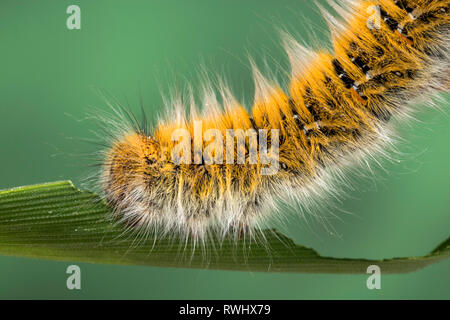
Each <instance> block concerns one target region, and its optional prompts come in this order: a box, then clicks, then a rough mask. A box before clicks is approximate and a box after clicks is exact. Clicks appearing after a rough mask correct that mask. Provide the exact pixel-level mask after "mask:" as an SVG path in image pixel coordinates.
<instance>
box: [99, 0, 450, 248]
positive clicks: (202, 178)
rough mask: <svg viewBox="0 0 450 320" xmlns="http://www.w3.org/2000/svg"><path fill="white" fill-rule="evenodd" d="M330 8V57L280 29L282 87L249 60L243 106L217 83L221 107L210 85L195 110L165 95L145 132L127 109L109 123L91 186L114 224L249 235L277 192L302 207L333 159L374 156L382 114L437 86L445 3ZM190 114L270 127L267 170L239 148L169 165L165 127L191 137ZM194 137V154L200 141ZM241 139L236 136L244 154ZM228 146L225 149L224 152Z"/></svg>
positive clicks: (424, 0)
mask: <svg viewBox="0 0 450 320" xmlns="http://www.w3.org/2000/svg"><path fill="white" fill-rule="evenodd" d="M330 4H331V5H332V6H333V7H334V8H335V9H336V11H337V12H338V13H339V14H340V15H341V16H342V17H343V19H344V21H338V20H337V19H335V18H334V17H333V16H331V15H330V14H328V13H327V12H325V11H324V15H325V17H326V19H327V21H328V22H329V25H330V28H331V31H332V34H333V46H334V53H329V52H327V51H319V52H312V51H310V50H309V49H306V48H304V47H303V46H301V45H300V44H298V43H297V42H295V41H294V40H293V39H291V38H290V37H288V36H286V37H285V38H284V39H283V40H284V41H283V42H284V46H285V49H286V52H287V54H288V56H289V59H290V62H291V66H292V77H291V79H290V86H289V89H288V90H286V91H284V90H282V89H281V88H280V87H278V86H274V85H272V84H271V83H269V82H268V81H267V80H265V78H264V77H263V76H262V75H261V73H260V72H259V71H257V70H256V68H254V78H255V88H256V90H255V91H256V92H255V102H254V105H253V107H252V108H251V111H250V112H249V111H247V110H246V109H245V108H244V107H243V106H242V105H240V104H239V103H238V102H237V101H236V99H235V98H234V97H233V96H232V95H231V93H230V91H229V90H228V89H227V88H226V86H224V85H222V86H220V87H219V88H218V91H219V93H220V99H219V100H221V102H220V103H219V102H218V101H217V100H218V99H216V94H215V93H214V90H212V89H211V90H209V89H207V90H205V95H204V96H205V97H204V100H203V103H202V104H203V107H204V108H203V109H204V111H203V112H202V113H200V112H199V111H197V108H196V106H195V101H194V99H193V98H192V97H191V98H188V99H187V101H185V100H179V101H175V103H174V105H175V107H176V108H175V110H174V111H173V114H174V115H175V116H172V118H171V117H167V119H161V121H160V123H159V124H158V125H157V126H156V127H155V128H154V129H153V130H151V131H150V130H149V129H148V128H147V126H146V124H145V119H144V124H143V125H139V124H138V123H137V122H136V121H135V120H134V119H133V117H132V116H131V118H132V121H131V122H132V123H131V124H130V125H126V124H125V123H121V124H120V125H118V126H115V127H114V129H115V130H116V131H115V132H114V138H113V141H112V142H111V146H110V148H108V149H107V150H106V151H105V158H104V162H103V167H102V179H101V184H102V187H103V190H104V192H105V196H106V199H107V201H108V202H109V203H110V204H111V205H112V206H113V207H114V208H115V210H116V212H117V215H118V216H119V217H120V218H121V219H122V220H124V221H126V222H127V223H128V224H130V225H132V226H137V227H142V228H144V229H145V230H147V231H148V230H157V229H163V230H164V231H165V232H166V233H171V232H181V233H182V234H185V235H186V236H187V237H188V236H192V237H193V238H194V239H204V238H205V236H206V235H207V234H208V230H211V229H215V230H218V231H219V232H221V233H222V234H226V233H230V232H232V233H234V235H235V236H239V235H240V234H242V233H244V234H246V233H251V232H253V231H252V230H253V229H254V227H258V225H259V224H260V223H261V221H264V219H265V218H267V217H269V216H270V213H271V212H273V211H274V210H276V209H277V205H276V200H277V199H282V200H285V201H289V200H291V199H297V200H298V201H300V202H301V203H303V204H305V203H306V204H307V203H309V202H310V201H311V200H310V199H311V198H314V197H315V196H316V194H322V193H325V192H327V191H329V190H328V189H329V188H331V187H330V180H331V178H333V177H335V176H336V175H339V174H340V170H341V169H342V168H343V167H346V166H348V165H350V164H352V163H355V162H357V161H358V160H359V159H364V158H365V157H367V156H372V155H373V154H374V153H377V152H378V153H380V152H382V151H383V148H384V146H385V145H386V144H389V143H390V142H391V141H390V133H389V126H388V123H389V121H390V119H391V117H392V116H402V115H407V114H409V112H411V111H412V110H411V108H410V107H408V104H409V103H410V102H411V101H413V100H415V99H416V98H422V97H425V98H429V97H430V95H431V94H433V93H435V92H436V90H442V89H446V85H447V83H448V82H447V81H448V70H449V67H450V64H449V63H450V61H449V57H448V54H449V50H448V46H447V43H448V40H449V26H450V24H449V23H450V19H449V18H450V16H449V14H448V12H449V11H448V10H449V5H450V0H379V1H369V0H367V1H365V0H360V1H353V0H342V1H341V3H340V4H337V3H335V2H330ZM371 8H372V10H370V9H371ZM374 14H375V15H376V16H375V17H374V16H373V15H374ZM186 107H190V115H189V117H187V116H185V111H184V110H185V109H186ZM111 121H112V120H111ZM199 121H201V128H200V131H201V133H202V135H201V136H202V137H204V134H205V132H207V131H208V130H210V129H214V130H218V131H219V132H221V133H222V136H224V137H225V136H226V133H227V130H229V129H234V130H243V131H247V130H252V129H253V130H255V131H256V132H260V130H262V132H264V131H265V132H271V130H273V129H276V130H278V131H277V132H278V133H279V134H278V141H277V142H278V145H279V148H278V154H277V159H278V162H279V165H278V171H277V172H276V173H275V174H272V175H263V174H261V169H262V168H264V167H265V164H264V163H263V162H262V161H261V157H260V156H258V158H257V161H256V163H251V162H250V157H249V156H247V157H246V159H245V163H243V164H240V163H231V164H230V163H226V162H225V163H222V164H218V163H212V164H211V163H208V162H207V161H205V160H206V159H202V157H201V156H200V161H196V160H198V159H199V158H198V154H196V153H195V148H194V147H193V148H189V149H186V150H189V154H188V156H189V157H188V158H189V159H190V160H191V163H189V164H188V163H175V162H174V161H173V157H172V151H173V150H174V148H176V146H177V141H174V139H173V133H174V132H175V131H176V130H179V129H184V130H186V131H187V132H188V133H190V136H191V137H195V136H196V133H195V131H196V123H198V122H199ZM197 129H198V128H197ZM270 138H273V136H271V137H270ZM192 140H195V138H194V139H192ZM205 140H206V139H205ZM269 140H270V139H269ZM191 143H192V144H195V142H194V141H191ZM200 143H201V150H200V151H201V152H203V151H204V150H205V149H206V148H207V146H208V143H207V142H206V141H200ZM250 145H251V143H250V137H247V138H246V140H245V148H246V150H245V151H247V153H246V154H249V150H250ZM193 150H194V151H193ZM218 151H219V150H217V149H215V150H214V152H215V153H217V152H218ZM238 153H239V150H238V148H236V149H234V148H233V152H232V155H231V156H232V157H233V159H236V158H238ZM222 154H225V155H226V156H229V155H228V154H227V152H226V151H224V150H222ZM185 155H186V154H184V156H185ZM272 156H273V155H272ZM225 158H226V157H225Z"/></svg>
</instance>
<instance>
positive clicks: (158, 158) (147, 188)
mask: <svg viewBox="0 0 450 320" xmlns="http://www.w3.org/2000/svg"><path fill="white" fill-rule="evenodd" d="M164 159H165V157H164V155H163V152H162V151H161V147H160V144H159V143H158V141H156V140H155V139H153V138H151V137H148V136H145V135H143V134H140V133H130V134H127V135H125V136H124V137H123V138H122V139H121V140H119V141H117V142H115V143H114V144H113V145H112V147H111V149H110V150H109V151H108V153H107V157H106V161H105V163H104V170H103V189H104V192H105V195H106V199H107V201H108V202H109V204H110V205H111V206H113V207H114V208H115V209H116V210H117V212H120V213H121V214H123V215H124V218H126V219H127V220H133V221H131V222H132V223H133V224H134V223H139V221H140V220H142V219H141V218H145V217H144V216H145V215H147V214H148V215H152V212H151V211H154V212H155V211H157V209H158V203H159V202H160V201H161V200H160V199H161V196H162V195H163V194H164V192H163V191H164V189H167V185H166V184H165V185H163V182H164V181H165V177H167V175H168V174H169V173H170V172H172V170H173V168H172V165H171V164H170V163H169V162H167V161H165V160H164ZM157 195H159V198H160V199H158V198H157ZM144 208H147V209H146V210H144ZM152 209H154V210H152ZM136 210H139V211H140V214H139V215H136ZM154 212H153V213H154ZM143 214H144V216H143Z"/></svg>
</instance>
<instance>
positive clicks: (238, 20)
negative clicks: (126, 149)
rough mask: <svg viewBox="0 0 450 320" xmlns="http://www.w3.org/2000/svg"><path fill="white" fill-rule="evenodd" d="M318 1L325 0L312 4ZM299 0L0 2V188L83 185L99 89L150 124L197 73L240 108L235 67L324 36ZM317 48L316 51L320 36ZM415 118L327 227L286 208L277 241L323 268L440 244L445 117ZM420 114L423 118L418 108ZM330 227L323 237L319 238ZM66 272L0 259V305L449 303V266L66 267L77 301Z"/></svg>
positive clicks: (245, 71)
mask: <svg viewBox="0 0 450 320" xmlns="http://www.w3.org/2000/svg"><path fill="white" fill-rule="evenodd" d="M321 2H322V3H323V2H324V1H321ZM71 4H77V5H79V6H80V8H81V19H82V22H81V30H68V29H67V28H66V19H67V17H68V14H66V8H67V7H68V6H69V5H71ZM324 26H325V23H324V22H323V21H322V20H321V19H320V18H319V15H318V13H317V10H316V9H315V8H314V6H313V4H312V1H307V0H226V1H225V0H222V1H217V0H204V1H201V0H176V1H175V0H159V1H157V0H128V1H125V0H115V1H106V0H96V1H87V0H85V1H75V0H73V1H65V0H60V1H52V0H39V1H31V0H28V1H25V0H23V1H15V0H2V1H1V3H0V39H1V47H0V146H1V149H0V150H1V151H0V152H1V157H0V189H3V188H10V187H14V186H19V185H27V184H34V183H40V182H46V181H54V180H61V179H72V180H73V181H74V182H75V183H79V182H81V181H82V180H83V178H84V177H85V176H86V174H87V172H88V170H89V163H90V162H89V160H87V159H86V157H85V156H84V154H86V153H90V152H93V151H95V146H93V145H90V144H86V143H84V142H82V139H83V138H93V137H94V133H93V131H95V130H96V127H95V125H94V123H92V121H89V120H88V119H86V118H87V116H86V115H87V113H89V111H90V110H92V107H96V108H99V109H103V110H107V106H106V105H105V103H104V102H103V101H102V99H100V98H99V96H98V94H97V93H96V92H95V90H93V88H96V89H103V90H105V91H106V92H108V93H110V94H112V95H114V96H116V97H117V98H118V99H119V100H120V101H122V102H123V103H126V102H127V101H128V102H129V104H130V108H131V109H132V110H138V108H139V107H138V101H139V91H141V92H142V96H143V100H144V103H145V105H146V109H147V110H148V113H149V114H151V115H152V117H153V118H155V117H156V114H157V113H158V112H159V111H160V110H161V109H162V99H161V93H163V94H167V93H168V88H174V87H177V88H178V87H180V88H183V86H185V84H186V83H190V84H192V85H193V86H194V87H198V84H199V83H200V81H199V80H198V79H199V78H198V76H197V74H198V72H199V70H200V69H201V67H202V66H204V69H205V70H207V72H213V73H220V74H223V75H224V76H225V78H226V79H228V80H229V82H230V83H231V84H232V88H233V90H234V92H235V93H236V95H237V96H238V97H239V98H240V99H242V100H243V101H246V102H249V101H251V97H252V90H253V88H252V80H251V77H250V72H249V65H248V62H247V60H246V56H247V55H248V54H250V55H251V56H253V57H255V59H256V61H257V62H259V63H261V61H263V59H265V60H266V61H267V64H268V66H270V67H271V68H272V70H275V69H276V68H280V67H281V68H283V67H285V66H286V57H285V56H284V55H283V52H282V50H281V48H280V46H279V36H278V33H277V28H279V27H281V28H285V29H287V30H289V31H290V32H291V33H293V34H294V35H295V36H296V37H297V38H302V39H306V40H307V41H309V42H311V41H310V40H308V34H310V33H311V31H314V30H323V28H324ZM317 37H318V38H319V39H320V40H321V41H322V40H323V41H325V43H326V34H325V35H324V34H321V33H319V34H318V35H317ZM448 101H450V100H449V97H448V95H447V96H446V101H445V100H443V101H441V102H440V103H439V106H440V107H441V108H442V109H443V111H439V110H428V111H424V112H421V113H419V115H418V118H419V119H420V121H413V122H410V123H408V124H407V125H405V124H403V125H402V126H399V127H398V128H399V132H400V134H401V136H402V137H404V138H405V141H400V142H399V145H398V146H399V153H398V154H395V155H394V156H395V158H396V159H398V161H392V162H388V161H383V162H382V165H383V168H384V169H380V168H375V169H374V173H373V174H371V173H370V172H369V171H367V170H365V171H363V172H364V173H365V175H366V176H367V177H365V178H364V177H363V176H362V175H361V174H359V173H361V171H362V170H359V169H357V170H355V171H354V173H356V177H355V178H354V179H353V181H354V190H352V191H351V192H349V197H348V198H346V199H345V200H344V201H343V202H342V203H335V206H336V208H335V209H333V212H332V213H334V214H335V215H336V218H331V217H330V213H324V212H315V214H321V215H327V216H329V217H330V218H329V219H328V220H327V221H328V223H327V225H326V226H324V225H322V224H321V223H320V222H319V221H316V220H314V219H311V218H309V217H307V219H302V218H299V214H296V212H295V210H290V212H289V213H290V214H289V218H288V220H287V221H286V225H288V226H289V227H287V228H285V229H284V232H285V233H287V234H288V235H289V236H291V237H292V238H294V239H295V241H296V242H298V243H300V244H303V245H306V246H310V247H313V248H315V249H316V250H318V252H319V253H320V254H322V255H328V256H335V257H361V258H373V259H377V258H391V257H397V256H420V255H424V254H427V253H428V252H429V251H431V250H432V249H433V248H434V247H435V246H437V245H438V244H439V243H440V242H441V241H443V240H445V239H446V238H447V237H448V236H449V226H450V214H449V213H450V167H449V159H450V143H449V141H450V125H449V124H450V117H449V116H448V110H447V107H448ZM424 108H425V107H424ZM331 230H332V232H331ZM68 265H69V264H68V263H62V262H51V261H40V260H31V259H24V258H14V257H3V256H2V257H0V298H3V299H6V298H30V299H33V298H42V299H45V298H62V299H78V298H99V299H103V298H105V299H106V298H150V299H152V298H155V299H156V298H157V299H166V298H172V299H197V298H201V299H231V298H234V299H240V298H246V299H300V298H326V299H332V298H343V299H345V298H361V299H380V298H403V299H406V298H425V299H427V298H438V299H439V298H446V299H449V298H450V261H445V262H442V263H440V264H437V265H433V266H431V267H428V268H426V269H425V270H422V271H420V272H416V273H412V274H406V275H386V276H383V277H382V289H381V290H373V291H371V290H368V289H367V288H366V279H367V276H365V275H361V276H345V275H339V276H336V275H302V274H263V273H246V272H224V271H212V270H184V269H165V268H150V267H125V266H109V265H92V264H79V265H80V266H81V270H82V271H81V272H82V290H80V291H69V290H67V289H66V277H67V275H66V273H65V270H66V267H67V266H68Z"/></svg>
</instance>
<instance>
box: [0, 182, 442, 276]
mask: <svg viewBox="0 0 450 320" xmlns="http://www.w3.org/2000/svg"><path fill="white" fill-rule="evenodd" d="M110 217H111V214H110V210H109V208H108V207H107V206H106V205H105V204H104V202H103V201H102V200H101V199H100V198H99V197H98V196H97V195H96V194H94V193H91V192H87V191H81V190H79V189H77V188H75V186H74V185H73V184H72V182H70V181H61V182H54V183H47V184H41V185H34V186H26V187H20V188H14V189H10V190H3V191H0V254H4V255H11V256H22V257H32V258H42V259H52V260H62V261H77V262H92V263H107V264H126V265H148V266H166V267H182V268H209V269H222V270H242V271H266V272H302V273H355V274H358V273H365V272H366V270H367V267H368V266H369V265H372V264H376V265H378V266H380V268H381V270H382V272H384V273H405V272H412V271H416V270H419V269H422V268H424V267H426V266H428V265H430V264H433V263H436V262H439V261H442V260H444V259H447V258H449V256H450V239H447V241H445V242H444V243H442V244H441V245H440V246H438V247H437V248H436V249H435V250H434V251H432V252H431V253H430V254H429V255H427V256H424V257H414V258H395V259H387V260H380V261H378V260H365V259H336V258H329V257H322V256H320V255H318V254H317V252H315V251H314V250H312V249H309V248H306V247H303V246H300V245H297V244H295V243H294V242H293V241H292V240H291V239H289V238H287V237H285V236H284V235H282V234H280V233H279V232H277V231H276V230H264V231H263V236H264V237H265V238H266V242H265V245H262V244H261V243H260V242H252V243H248V241H247V243H245V242H244V241H243V240H239V241H238V242H237V243H236V241H233V240H231V239H225V240H224V241H223V242H221V243H220V244H218V242H216V241H210V242H208V243H207V244H206V246H205V248H203V249H204V250H202V248H201V247H198V248H197V249H196V250H193V248H192V247H191V246H190V245H189V244H188V245H186V246H185V245H184V242H183V244H182V245H180V243H182V242H181V241H180V240H179V239H171V240H169V239H167V238H166V239H164V238H158V239H157V240H156V241H155V239H154V238H152V237H147V238H145V237H141V238H137V237H136V235H134V234H131V233H129V232H126V227H125V226H123V225H119V224H117V223H113V222H112V221H111V219H110ZM268 247H269V248H270V249H268Z"/></svg>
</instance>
